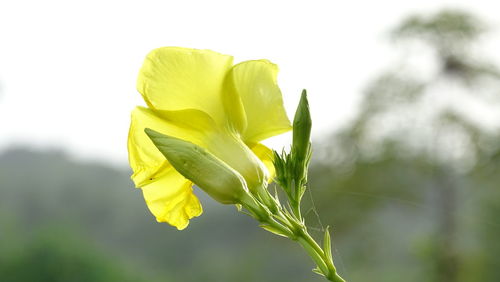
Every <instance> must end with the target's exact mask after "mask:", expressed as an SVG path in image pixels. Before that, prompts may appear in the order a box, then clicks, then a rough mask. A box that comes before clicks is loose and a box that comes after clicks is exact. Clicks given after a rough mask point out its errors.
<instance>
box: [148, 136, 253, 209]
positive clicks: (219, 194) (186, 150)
mask: <svg viewBox="0 0 500 282" xmlns="http://www.w3.org/2000/svg"><path fill="white" fill-rule="evenodd" d="M145 132H146V134H147V135H148V136H149V138H150V139H151V140H152V141H153V143H154V144H155V146H156V147H157V148H158V150H160V152H161V153H162V154H163V155H164V156H165V158H167V160H168V161H169V162H170V164H171V165H172V166H173V167H174V168H175V170H177V171H178V172H179V173H180V174H182V175H183V176H184V177H186V178H187V179H189V180H191V181H192V182H193V183H194V184H196V185H197V186H198V187H200V188H201V189H202V190H203V191H205V192H206V193H207V194H208V195H209V196H210V197H212V198H213V199H214V200H216V201H218V202H220V203H223V204H237V203H239V202H240V200H241V198H242V195H244V194H245V193H247V191H248V188H247V185H246V182H245V179H244V178H243V177H242V176H241V175H240V174H239V173H238V172H237V171H235V170H234V169H232V168H231V167H229V166H228V165H227V164H226V163H224V162H223V161H221V160H220V159H219V158H217V157H216V156H214V155H212V154H210V153H209V152H207V151H206V150H205V149H203V148H202V147H200V146H198V145H196V144H193V143H191V142H188V141H184V140H181V139H178V138H175V137H172V136H168V135H164V134H161V133H158V132H156V131H154V130H151V129H149V128H146V129H145Z"/></svg>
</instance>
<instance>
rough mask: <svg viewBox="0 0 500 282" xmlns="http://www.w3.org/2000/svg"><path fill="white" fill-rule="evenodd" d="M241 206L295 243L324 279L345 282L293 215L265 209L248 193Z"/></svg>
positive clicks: (268, 208)
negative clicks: (309, 258) (313, 263)
mask: <svg viewBox="0 0 500 282" xmlns="http://www.w3.org/2000/svg"><path fill="white" fill-rule="evenodd" d="M241 204H242V205H243V207H245V209H247V210H248V211H249V212H250V214H251V215H252V216H253V217H254V218H255V219H257V220H258V221H259V222H260V223H262V224H265V225H268V226H271V227H273V228H274V229H275V230H278V231H279V234H280V235H284V236H286V237H288V238H290V239H292V240H294V241H297V242H298V243H299V244H300V245H301V246H302V247H303V248H304V250H305V251H306V252H307V254H308V255H309V256H310V257H311V258H312V259H313V261H314V262H315V263H316V265H317V266H318V268H319V269H320V270H321V272H322V273H323V274H324V275H325V278H326V279H328V280H329V281H333V282H345V280H344V279H342V278H341V277H340V276H339V275H338V274H337V271H336V269H335V266H334V265H333V261H331V260H330V259H329V258H328V256H327V255H326V254H325V252H324V251H323V249H322V248H321V247H320V246H319V245H318V243H316V241H315V240H314V239H313V238H312V237H311V235H309V233H308V232H307V228H306V227H305V226H304V224H303V223H302V220H301V219H298V218H297V217H296V216H294V215H290V213H289V212H288V211H286V210H283V209H282V207H281V206H278V205H274V206H273V207H267V206H266V204H264V203H261V202H260V201H259V200H258V199H257V198H255V197H254V196H252V195H251V194H250V193H249V194H246V195H244V196H243V197H242V198H241ZM268 204H269V203H268ZM271 210H272V211H274V212H273V213H272V214H271V213H270V211H271ZM299 212H300V207H299ZM293 213H295V211H294V212H293ZM299 214H300V213H299ZM328 251H330V250H328Z"/></svg>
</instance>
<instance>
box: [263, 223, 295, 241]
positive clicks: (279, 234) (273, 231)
mask: <svg viewBox="0 0 500 282" xmlns="http://www.w3.org/2000/svg"><path fill="white" fill-rule="evenodd" d="M259 226H260V227H262V228H264V229H265V230H267V231H269V232H271V233H274V234H276V235H278V236H283V237H287V238H288V235H287V234H286V233H284V232H283V231H281V230H279V229H277V228H275V227H272V226H270V225H266V224H261V225H259Z"/></svg>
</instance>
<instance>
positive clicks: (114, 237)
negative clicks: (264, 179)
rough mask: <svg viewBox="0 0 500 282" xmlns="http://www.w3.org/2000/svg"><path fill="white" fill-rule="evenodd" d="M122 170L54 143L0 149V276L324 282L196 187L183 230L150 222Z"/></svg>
mask: <svg viewBox="0 0 500 282" xmlns="http://www.w3.org/2000/svg"><path fill="white" fill-rule="evenodd" d="M129 175H130V172H129V171H127V170H118V169H115V168H111V167H107V166H104V165H100V164H96V163H79V162H75V161H72V160H70V159H69V158H68V157H67V156H66V155H64V154H63V153H61V152H34V151H30V150H27V149H12V150H9V151H6V152H4V153H3V154H1V155H0V227H1V229H0V236H1V240H0V281H227V282H230V281H305V280H308V281H322V279H320V278H319V277H315V278H316V279H311V276H312V275H311V272H310V270H311V269H312V267H313V264H312V262H309V261H307V260H306V259H307V257H306V256H305V255H304V254H303V253H302V250H301V249H300V248H299V247H298V246H295V245H294V244H293V243H292V242H287V241H286V240H280V239H281V238H277V237H275V236H273V235H271V234H268V233H266V232H265V231H263V230H260V229H259V228H257V226H256V224H255V223H254V222H253V220H251V219H250V218H247V216H245V215H243V214H238V213H237V212H236V209H235V208H234V207H230V206H220V205H219V204H216V203H214V202H212V200H210V199H208V198H207V197H205V196H204V195H200V197H201V198H202V201H203V204H204V214H203V216H201V217H200V218H198V219H195V220H193V221H192V223H191V226H189V228H188V229H186V230H185V231H182V232H181V231H177V230H176V229H175V228H173V227H170V226H168V225H166V224H160V223H157V222H156V221H155V219H154V217H153V216H152V215H150V214H149V211H148V210H147V208H146V205H145V203H144V200H143V198H142V195H141V191H140V190H138V189H135V188H133V184H132V182H131V181H130V180H129ZM304 263H305V265H306V266H305V267H304V266H303V264H304Z"/></svg>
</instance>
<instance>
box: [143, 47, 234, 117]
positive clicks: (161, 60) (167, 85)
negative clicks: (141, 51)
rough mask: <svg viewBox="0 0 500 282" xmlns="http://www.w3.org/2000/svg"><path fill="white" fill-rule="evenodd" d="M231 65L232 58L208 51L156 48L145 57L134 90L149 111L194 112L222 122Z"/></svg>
mask: <svg viewBox="0 0 500 282" xmlns="http://www.w3.org/2000/svg"><path fill="white" fill-rule="evenodd" d="M232 63H233V58H232V57H231V56H227V55H222V54H219V53H216V52H213V51H210V50H197V49H187V48H178V47H163V48H158V49H155V50H153V51H152V52H151V53H149V54H148V56H147V57H146V60H145V61H144V64H143V66H142V68H141V70H140V73H139V78H138V80H137V89H138V90H139V92H140V93H141V94H142V96H143V98H144V100H145V101H146V103H147V104H148V106H149V107H150V108H152V109H157V110H168V111H176V110H184V109H195V110H200V111H203V112H205V113H207V114H208V115H209V116H210V117H211V118H212V119H214V120H215V121H216V122H218V123H223V122H225V119H224V109H223V105H222V99H221V93H222V87H223V83H224V78H225V76H226V74H227V72H228V71H229V70H230V68H231V66H232Z"/></svg>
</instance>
